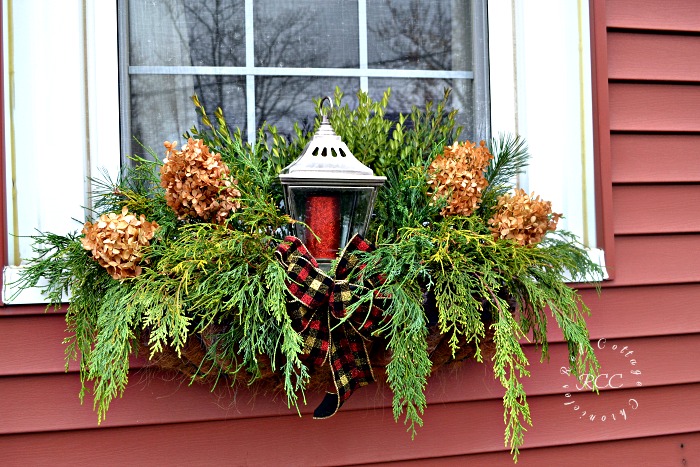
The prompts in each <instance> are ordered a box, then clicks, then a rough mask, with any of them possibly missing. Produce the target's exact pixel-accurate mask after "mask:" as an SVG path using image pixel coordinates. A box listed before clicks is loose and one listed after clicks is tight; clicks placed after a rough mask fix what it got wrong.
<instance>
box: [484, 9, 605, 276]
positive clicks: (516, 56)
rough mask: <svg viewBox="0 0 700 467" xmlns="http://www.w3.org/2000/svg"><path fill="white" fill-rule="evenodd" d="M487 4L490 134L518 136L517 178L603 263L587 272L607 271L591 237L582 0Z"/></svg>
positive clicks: (590, 137)
mask: <svg viewBox="0 0 700 467" xmlns="http://www.w3.org/2000/svg"><path fill="white" fill-rule="evenodd" d="M488 8H489V10H488V11H489V13H488V18H489V31H491V33H490V34H489V68H490V87H491V129H492V134H493V135H494V136H498V135H499V134H517V135H521V136H523V137H524V138H525V141H526V142H527V144H528V147H529V149H530V153H531V154H532V158H531V161H530V166H529V167H528V170H527V172H526V173H525V174H523V175H522V176H521V177H519V180H518V186H520V187H521V188H523V189H524V190H525V191H527V192H528V193H531V192H533V191H534V192H535V194H537V195H541V198H542V199H546V200H550V201H552V207H553V210H554V211H555V212H563V213H564V214H565V218H564V219H562V220H560V222H559V227H560V228H564V229H566V230H569V231H571V232H573V233H574V234H576V235H577V236H578V237H579V238H580V239H581V242H582V243H583V244H584V245H586V248H587V251H588V253H589V256H590V258H591V260H593V261H594V262H595V263H596V264H598V265H600V266H601V267H602V269H603V275H602V276H601V277H591V278H589V279H591V280H594V281H599V280H602V279H607V278H608V274H607V271H606V270H605V255H604V254H603V250H601V249H600V248H598V246H597V244H596V225H595V223H596V213H595V183H594V180H595V175H594V172H593V167H594V161H593V157H594V152H593V125H592V121H593V117H592V94H591V56H590V32H589V30H590V28H589V26H588V24H589V23H588V21H589V20H588V18H589V13H588V11H589V10H588V0H577V1H576V2H574V1H566V2H562V1H561V0H539V1H537V2H533V1H527V0H512V1H510V2H504V1H503V0H489V2H488ZM572 23H574V24H572ZM572 50H576V51H577V52H578V53H571V52H572ZM564 173H566V176H564V175H563V174H564Z"/></svg>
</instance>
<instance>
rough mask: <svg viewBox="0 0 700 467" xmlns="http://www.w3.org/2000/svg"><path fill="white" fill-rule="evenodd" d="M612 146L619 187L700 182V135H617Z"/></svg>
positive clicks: (613, 174)
mask: <svg viewBox="0 0 700 467" xmlns="http://www.w3.org/2000/svg"><path fill="white" fill-rule="evenodd" d="M611 146H612V152H613V153H614V154H615V164H614V165H613V166H612V181H613V182H614V183H615V184H616V185H617V184H623V183H635V184H644V183H679V182H695V183H697V182H700V135H696V134H671V135H659V134H651V135H650V134H643V133H642V134H640V133H633V134H626V133H616V134H614V135H612V138H611ZM616 220H617V219H616ZM659 228H661V226H659Z"/></svg>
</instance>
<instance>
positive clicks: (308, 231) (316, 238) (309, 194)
mask: <svg viewBox="0 0 700 467" xmlns="http://www.w3.org/2000/svg"><path fill="white" fill-rule="evenodd" d="M325 101H328V103H329V104H330V106H331V107H332V105H333V104H332V102H331V99H330V98H329V97H324V98H323V99H322V100H321V106H323V103H324V102H325ZM279 180H280V182H281V183H282V187H283V189H284V202H285V206H286V209H287V213H288V214H289V215H290V216H291V217H292V218H293V219H295V220H297V221H300V222H299V223H296V224H294V229H295V235H296V236H297V237H299V239H300V240H301V241H302V242H304V244H305V245H306V247H307V248H308V250H309V253H311V254H312V255H313V256H314V257H315V258H316V259H317V260H318V262H319V265H320V266H321V267H323V268H324V269H327V267H328V266H329V264H330V262H331V261H332V260H333V259H335V258H336V256H337V255H338V253H339V251H341V250H342V249H343V248H344V247H345V245H346V244H347V243H348V241H349V240H350V239H351V238H352V237H353V235H355V234H359V235H364V234H365V232H366V230H367V225H368V224H369V220H370V217H371V216H372V210H373V208H374V201H375V199H376V196H377V191H378V190H379V187H380V186H382V185H383V184H384V182H385V181H386V177H379V176H375V175H374V172H372V169H370V168H369V167H367V166H366V165H364V164H362V163H361V162H360V161H359V160H357V158H356V157H355V156H353V154H352V153H351V152H350V150H349V149H348V147H347V145H346V144H345V143H344V142H343V141H342V140H341V139H340V136H338V135H337V134H336V133H335V131H334V130H333V127H331V124H330V122H329V121H328V116H327V115H326V114H325V113H323V112H322V121H321V126H320V127H319V128H318V130H317V131H316V133H315V134H314V136H313V138H312V139H311V141H310V142H309V144H307V145H306V147H305V148H304V151H303V152H302V154H301V156H299V157H298V158H297V159H296V160H295V161H294V162H292V163H291V164H289V165H288V166H287V167H285V168H284V169H282V171H281V172H280V175H279Z"/></svg>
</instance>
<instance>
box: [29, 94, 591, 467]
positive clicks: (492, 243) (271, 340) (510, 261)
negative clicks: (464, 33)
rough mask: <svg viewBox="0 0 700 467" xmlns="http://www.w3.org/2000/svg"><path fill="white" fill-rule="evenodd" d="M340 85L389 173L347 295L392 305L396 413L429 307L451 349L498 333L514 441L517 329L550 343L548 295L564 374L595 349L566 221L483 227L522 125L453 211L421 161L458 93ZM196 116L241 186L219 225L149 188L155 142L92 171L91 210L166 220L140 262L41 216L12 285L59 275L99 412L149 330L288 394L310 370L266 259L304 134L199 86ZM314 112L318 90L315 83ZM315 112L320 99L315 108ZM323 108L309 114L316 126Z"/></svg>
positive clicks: (524, 363)
mask: <svg viewBox="0 0 700 467" xmlns="http://www.w3.org/2000/svg"><path fill="white" fill-rule="evenodd" d="M342 97H343V94H342V92H341V91H340V90H338V89H336V92H335V94H334V102H335V106H334V107H333V109H332V110H330V121H331V123H332V125H333V126H334V129H335V131H336V132H337V133H338V134H339V135H340V136H341V137H342V138H343V140H344V141H345V142H346V143H347V144H348V146H349V148H350V150H351V151H352V152H353V154H355V155H356V156H357V157H358V158H359V159H360V160H361V161H362V162H363V163H365V164H367V165H370V166H371V167H373V169H374V170H375V173H377V174H379V175H385V176H386V177H387V183H386V185H385V186H384V187H383V189H382V190H380V192H379V194H378V198H377V204H376V207H375V213H374V219H373V223H372V227H371V230H370V233H369V235H368V237H369V238H370V239H371V240H373V241H374V243H375V244H376V249H375V250H374V251H372V252H368V253H362V254H360V257H361V260H362V262H363V263H364V264H365V268H364V269H363V270H362V271H355V272H354V276H352V277H351V278H350V279H351V280H358V281H359V280H361V278H360V277H359V276H360V275H365V274H366V275H368V276H373V275H375V274H381V276H382V277H384V278H385V279H386V280H385V282H384V283H383V284H382V285H379V286H377V288H376V289H374V290H367V289H362V290H364V292H357V293H358V296H357V297H356V299H357V300H356V302H355V305H353V306H360V305H362V304H367V303H369V302H371V301H372V300H375V299H377V296H381V297H390V304H389V306H388V307H387V309H386V310H385V313H386V316H387V319H386V321H385V322H384V323H383V325H382V326H381V328H380V329H379V330H377V331H376V332H375V335H376V336H377V337H381V338H382V339H384V340H385V342H386V345H387V348H388V350H389V351H390V352H391V355H392V358H391V361H390V362H389V364H388V366H387V368H386V371H387V381H388V384H389V386H390V388H391V389H392V391H393V393H394V400H393V413H394V416H395V418H396V419H397V420H398V419H399V418H401V417H402V416H403V417H404V423H405V424H406V425H407V428H408V431H410V432H411V434H412V435H415V434H416V429H417V427H418V426H421V425H422V423H423V421H422V418H421V417H422V415H423V413H424V411H425V409H426V407H427V403H426V399H425V393H424V390H425V387H426V384H427V379H428V376H429V375H430V373H431V371H432V363H431V361H430V356H429V354H428V345H427V337H428V334H429V326H428V323H429V321H431V320H432V321H431V323H436V325H437V328H438V329H439V331H440V333H442V334H444V335H445V336H446V338H447V339H448V342H449V346H450V349H451V351H452V355H453V356H455V355H457V353H458V351H459V350H460V347H461V346H463V345H465V344H466V345H471V346H473V347H474V348H476V355H475V358H476V359H477V360H479V361H483V360H484V355H482V353H481V351H480V343H482V341H483V340H484V339H486V338H487V337H489V336H492V338H493V341H494V344H495V353H494V354H493V356H492V358H491V364H492V365H493V367H494V374H495V376H496V378H497V379H498V380H499V382H500V383H501V384H502V385H503V387H504V397H503V405H504V422H505V425H506V428H505V442H506V444H507V445H510V447H511V450H512V453H513V455H514V457H515V458H516V459H517V455H518V449H519V447H520V446H521V445H522V443H523V434H524V431H525V426H526V425H528V424H530V423H531V418H530V411H529V406H528V404H527V399H526V395H525V392H524V390H523V385H522V382H521V379H522V378H523V377H524V376H528V375H529V373H528V370H527V367H528V364H529V363H528V360H527V358H526V357H525V355H524V353H523V350H522V346H521V343H520V342H521V339H522V338H523V337H526V336H529V337H531V339H532V340H533V341H534V342H535V343H537V344H538V345H539V346H540V348H541V351H542V356H541V358H542V360H544V359H546V358H547V356H548V345H547V313H548V311H549V312H550V313H551V314H552V316H553V318H554V321H555V322H556V323H557V324H558V326H559V327H560V328H561V329H562V332H563V335H564V338H565V339H566V341H567V344H568V349H569V357H570V360H571V369H572V371H573V372H574V374H578V375H580V374H583V373H595V372H596V371H597V368H598V362H597V360H596V358H595V355H594V353H593V348H592V346H591V344H590V341H589V336H588V331H587V329H586V324H585V316H586V314H587V312H588V310H587V308H586V306H585V304H583V302H582V301H581V298H580V296H579V295H578V294H577V293H576V291H575V290H573V289H572V288H570V287H568V286H567V285H566V283H565V278H566V277H568V276H570V277H571V278H572V279H574V280H579V281H585V280H587V279H588V278H589V277H590V276H591V274H592V273H593V274H594V273H597V272H599V268H598V266H597V265H595V264H593V263H592V262H591V261H590V260H589V258H588V256H587V255H586V252H585V251H584V249H583V247H582V246H581V245H580V244H578V243H577V241H576V239H575V238H574V237H573V236H572V235H570V234H568V233H566V232H558V233H555V234H550V235H548V236H547V237H546V238H545V240H544V241H542V242H541V243H540V244H539V245H537V246H531V247H521V246H519V245H517V244H515V243H513V242H511V241H504V240H498V241H497V240H494V238H493V236H492V234H491V232H490V231H489V230H488V226H487V224H486V220H487V219H488V217H489V216H490V215H491V211H492V209H493V207H494V206H495V205H496V203H497V199H498V197H499V196H500V195H502V194H504V193H506V192H507V191H508V190H510V189H511V188H512V182H513V179H514V177H516V176H517V175H518V174H519V173H521V172H522V170H523V169H524V167H525V166H526V164H527V158H528V154H527V148H526V146H525V143H524V141H523V140H522V139H520V138H519V137H500V138H498V139H495V140H494V141H492V142H490V148H491V151H492V153H493V154H494V156H495V157H494V159H493V160H492V161H491V164H490V165H489V167H488V169H487V171H486V177H487V180H488V181H489V186H488V188H487V189H486V190H485V191H484V193H483V197H482V204H481V207H480V208H479V209H478V210H477V211H476V213H474V214H473V215H471V216H469V217H460V216H454V217H446V218H443V217H442V216H441V215H440V212H441V210H442V208H443V206H444V203H445V200H444V199H443V200H440V199H437V200H436V199H433V198H432V197H431V196H430V195H429V189H428V183H427V182H428V179H427V168H428V166H429V165H430V163H431V162H432V161H433V159H434V158H435V157H436V156H437V155H438V154H440V153H442V151H443V148H444V146H445V145H447V144H452V143H453V142H455V140H456V138H457V137H458V135H459V134H460V131H461V129H460V128H459V127H458V126H457V125H456V124H455V115H456V112H455V111H449V110H448V109H447V99H448V97H449V92H448V91H446V92H445V95H444V97H443V99H442V100H441V101H439V102H437V104H433V103H430V102H428V103H426V105H425V107H424V108H417V107H416V108H413V109H412V110H411V112H410V113H409V114H408V115H399V116H398V117H397V119H396V121H393V120H391V119H389V118H388V117H387V109H388V108H389V98H390V91H389V90H387V92H386V93H384V95H383V96H382V98H381V99H380V100H379V101H373V100H372V99H370V98H369V97H368V95H367V94H365V93H361V92H360V93H358V95H357V97H358V105H357V107H356V108H354V109H350V108H349V106H348V105H347V104H346V105H341V104H342ZM193 101H194V105H195V108H196V111H197V112H198V114H199V117H200V120H201V121H202V123H203V127H202V128H196V127H195V128H192V129H191V130H190V131H189V132H188V133H186V134H185V136H186V137H190V136H191V137H196V138H200V139H202V140H204V142H205V143H206V144H207V145H209V146H210V147H211V149H212V150H213V151H216V152H219V153H220V154H221V156H222V159H223V160H224V161H225V162H226V164H227V165H228V166H229V168H230V169H231V173H232V175H233V177H234V178H235V179H236V181H237V187H238V189H239V190H240V192H241V204H242V206H243V209H241V210H239V211H237V212H235V213H231V215H230V217H229V220H228V221H227V224H226V225H213V224H207V223H201V222H196V221H195V220H192V219H187V220H182V219H178V218H177V216H176V215H175V213H174V212H172V210H171V209H170V208H169V207H168V206H167V203H166V202H165V197H164V193H163V190H162V189H161V188H160V182H159V178H158V176H159V170H160V166H161V163H160V162H159V161H160V159H161V158H160V157H159V156H158V155H157V154H156V153H154V152H151V154H150V156H151V157H150V158H149V159H144V158H139V157H137V156H134V158H133V160H134V164H133V166H132V167H129V168H126V169H125V170H124V171H123V173H122V174H121V175H120V177H119V178H118V180H117V181H115V182H112V181H110V180H102V181H99V180H95V181H93V186H95V187H96V191H95V193H93V196H94V212H93V216H95V217H97V216H99V215H100V214H102V213H105V212H110V211H117V212H118V211H120V210H121V208H122V207H123V206H126V207H128V208H129V210H130V211H132V212H134V213H137V214H144V215H145V216H146V217H147V218H148V220H149V221H155V222H157V223H158V224H159V225H160V228H159V229H158V230H157V231H156V236H155V238H154V239H153V240H152V242H151V246H150V247H149V248H148V249H147V250H146V251H145V260H144V262H143V263H142V266H143V273H142V274H141V275H139V276H137V277H135V278H131V279H127V280H123V281H116V280H113V279H112V278H111V277H110V276H109V275H108V274H107V273H106V272H105V270H103V269H102V268H101V267H100V266H99V265H98V264H97V263H96V262H95V261H93V260H92V258H91V257H90V256H89V253H88V252H87V251H85V250H84V249H83V247H82V245H81V243H80V235H77V234H71V235H68V236H65V237H63V236H58V235H54V234H51V233H39V234H37V235H36V236H35V237H33V239H34V249H35V252H36V254H37V257H36V259H35V260H33V261H32V262H31V263H30V264H29V266H28V268H27V269H26V270H25V272H24V273H23V275H22V279H21V283H20V285H21V286H23V287H31V286H34V285H36V284H37V283H38V281H39V280H40V279H41V278H42V277H43V278H44V279H46V281H47V284H48V285H46V286H45V288H44V291H45V293H46V294H47V296H48V297H49V299H50V301H51V303H52V304H54V305H56V306H57V305H58V304H59V303H60V302H61V297H62V294H63V293H65V292H67V291H70V293H71V304H70V306H69V309H68V313H67V316H66V320H67V323H68V330H69V333H70V335H69V337H68V338H67V339H66V344H67V356H68V357H69V358H79V359H80V372H81V379H82V381H83V389H82V391H81V396H82V394H84V393H85V392H86V391H87V390H88V389H87V388H88V387H89V385H87V384H86V383H87V382H89V381H91V382H92V383H93V384H92V393H93V396H94V403H95V407H96V410H97V413H98V419H99V420H102V419H103V418H104V416H105V414H106V412H107V409H108V408H109V404H110V402H111V401H112V400H113V399H114V398H115V397H118V396H120V395H121V394H122V393H123V391H124V388H125V387H126V384H127V381H128V371H129V355H130V354H132V353H133V352H135V351H136V350H137V348H139V346H140V345H142V344H143V343H144V342H145V343H146V345H147V347H148V350H149V354H150V356H151V357H153V358H157V356H158V355H159V354H160V353H161V352H164V351H172V352H175V353H177V354H179V353H180V352H182V351H183V349H184V348H185V345H186V342H187V341H188V339H192V338H202V339H206V340H207V341H208V342H209V344H210V345H209V347H208V353H207V354H206V357H205V359H204V361H203V362H202V364H201V365H200V367H199V369H198V373H197V374H196V375H195V379H196V378H197V377H213V378H214V379H215V380H216V381H219V380H222V379H224V378H225V377H230V378H235V377H238V376H241V375H243V376H244V379H245V380H247V381H248V382H249V383H252V382H254V381H255V380H256V379H258V378H260V377H261V374H262V371H263V367H262V360H261V357H262V356H265V357H266V360H265V364H267V361H269V362H271V365H272V368H273V369H274V370H275V371H277V372H278V374H280V376H281V380H282V381H283V384H284V391H285V393H286V396H287V400H288V403H289V405H290V406H295V407H296V406H297V404H298V401H299V396H300V395H301V397H302V401H303V392H304V390H305V388H306V386H307V383H308V381H309V378H310V371H309V369H307V368H306V367H305V366H304V364H303V363H302V361H301V359H300V355H301V352H302V349H303V342H302V338H301V337H300V335H299V334H297V333H296V332H295V331H294V329H293V328H292V322H291V318H290V316H289V315H288V313H287V310H286V306H285V303H286V300H287V298H288V292H287V288H286V285H285V279H286V277H287V276H286V271H285V270H284V269H283V268H282V267H281V266H280V264H279V263H278V262H277V261H276V260H275V257H274V249H275V246H276V245H278V244H279V242H280V241H282V239H283V237H284V235H286V234H287V233H289V232H290V231H291V229H290V224H291V222H292V220H291V219H290V218H289V217H288V216H287V215H286V214H284V213H283V212H282V210H281V209H280V207H281V205H282V202H281V200H282V197H281V189H280V186H279V184H278V183H277V182H276V180H277V174H278V173H279V171H280V170H281V169H282V168H283V167H285V166H286V165H288V164H289V163H290V162H292V161H293V160H294V159H295V158H296V157H297V156H299V155H300V154H301V152H302V150H303V148H304V147H305V145H306V144H307V143H308V141H309V139H310V138H311V134H310V133H304V132H302V131H301V129H300V128H299V127H298V126H297V127H296V128H295V133H294V135H292V136H291V137H290V138H286V137H284V136H282V135H280V134H279V133H278V132H277V130H276V128H275V127H273V126H269V125H266V124H264V125H263V126H262V127H261V128H260V130H259V132H258V138H257V141H256V142H255V143H254V144H251V143H245V142H244V141H243V139H242V136H241V132H240V130H238V129H236V130H231V129H230V128H229V127H228V125H227V124H226V121H225V120H224V118H223V112H222V111H221V109H216V111H215V112H214V114H213V120H212V118H211V117H210V116H209V115H208V114H207V112H206V111H205V109H204V108H203V107H202V106H201V104H200V103H199V101H198V99H197V98H196V96H195V97H194V98H193ZM316 108H317V113H318V114H319V115H320V113H321V108H320V100H318V101H316ZM323 111H324V112H326V111H327V110H325V109H324V110H323ZM319 122H320V118H319V117H317V118H316V121H315V124H316V126H318V124H319ZM429 297H434V305H435V309H436V310H437V316H435V317H432V316H427V315H426V312H425V307H424V305H425V301H426V300H427V299H428V298H429Z"/></svg>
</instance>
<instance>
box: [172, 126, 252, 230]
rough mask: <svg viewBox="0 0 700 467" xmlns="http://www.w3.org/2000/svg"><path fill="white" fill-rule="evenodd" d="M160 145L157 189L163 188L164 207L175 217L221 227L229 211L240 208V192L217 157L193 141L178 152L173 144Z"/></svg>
mask: <svg viewBox="0 0 700 467" xmlns="http://www.w3.org/2000/svg"><path fill="white" fill-rule="evenodd" d="M164 145H165V151H166V157H165V160H164V161H163V166H162V167H161V169H160V185H161V186H162V187H163V188H165V199H166V201H167V203H168V206H170V207H171V208H172V209H173V210H174V211H175V212H176V213H177V215H178V217H180V218H181V219H184V218H185V217H188V216H190V217H198V218H200V219H202V220H204V221H209V222H214V223H216V224H223V223H224V221H225V220H226V218H227V217H228V215H229V214H230V213H231V212H232V211H236V210H237V209H239V208H240V207H241V203H240V201H239V199H240V197H241V192H240V191H238V190H237V189H236V187H235V184H236V182H235V180H231V172H230V170H229V168H228V167H227V166H226V164H225V163H224V161H222V160H221V155H220V154H219V153H212V152H210V151H209V148H208V147H207V146H206V145H205V144H204V143H203V142H202V141H201V140H197V139H193V138H190V139H189V140H188V141H187V144H185V145H184V146H183V147H182V150H181V151H178V150H177V149H176V146H177V143H176V142H172V143H170V142H168V141H166V142H165V143H164Z"/></svg>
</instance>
